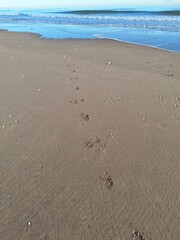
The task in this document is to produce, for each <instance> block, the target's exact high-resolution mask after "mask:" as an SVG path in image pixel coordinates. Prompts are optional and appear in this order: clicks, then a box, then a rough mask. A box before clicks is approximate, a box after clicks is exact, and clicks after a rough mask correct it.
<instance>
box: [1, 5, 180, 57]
mask: <svg viewBox="0 0 180 240" xmlns="http://www.w3.org/2000/svg"><path fill="white" fill-rule="evenodd" d="M0 29H6V30H9V31H18V32H32V33H37V34H40V35H41V36H42V37H43V38H55V39H65V38H83V39H84V38H90V39H92V38H110V39H117V40H120V41H126V42H132V43H137V44H143V45H148V46H153V47H157V48H162V49H166V50H172V51H177V52H180V11H157V12H154V11H151V12H147V11H134V10H133V11H129V10H128V11H122V10H105V11H102V10H98V11H97V10H96V11H89V10H88V11H80V10H79V11H62V10H61V11H59V10H58V9H53V10H52V9H50V10H47V9H46V10H0Z"/></svg>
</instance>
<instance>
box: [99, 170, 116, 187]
mask: <svg viewBox="0 0 180 240" xmlns="http://www.w3.org/2000/svg"><path fill="white" fill-rule="evenodd" d="M99 177H100V179H101V180H102V181H103V182H104V185H105V187H107V188H108V189H109V188H111V187H112V186H113V181H112V178H111V176H110V175H109V174H108V172H106V173H105V175H104V176H103V177H101V176H99Z"/></svg>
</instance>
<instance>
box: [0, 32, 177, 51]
mask: <svg viewBox="0 0 180 240" xmlns="http://www.w3.org/2000/svg"><path fill="white" fill-rule="evenodd" d="M1 31H2V32H3V31H5V32H10V33H23V34H30V35H31V34H32V35H35V36H37V37H38V38H39V39H45V40H50V41H53V40H54V41H64V40H75V41H76V40H80V41H83V40H84V41H90V40H113V41H116V42H120V43H124V44H132V45H137V46H142V47H148V48H152V49H158V50H162V51H166V52H172V53H178V54H179V53H180V51H175V50H170V49H164V48H159V47H156V46H151V45H146V44H143V43H135V42H130V41H127V42H126V41H122V40H118V39H116V38H65V39H60V38H45V37H43V36H42V35H41V34H38V33H33V32H16V31H9V30H6V29H0V32H1Z"/></svg>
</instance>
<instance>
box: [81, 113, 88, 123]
mask: <svg viewBox="0 0 180 240" xmlns="http://www.w3.org/2000/svg"><path fill="white" fill-rule="evenodd" d="M81 117H82V118H83V119H84V120H86V121H88V120H89V115H88V114H87V113H81Z"/></svg>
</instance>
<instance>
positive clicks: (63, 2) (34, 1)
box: [0, 0, 180, 8]
mask: <svg viewBox="0 0 180 240" xmlns="http://www.w3.org/2000/svg"><path fill="white" fill-rule="evenodd" d="M176 5H179V6H180V0H0V8H22V7H23V8H46V7H67V8H78V7H81V8H91V7H102V8H103V7H131V6H132V7H134V6H150V7H151V6H161V7H163V6H164V7H166V8H167V7H173V6H176Z"/></svg>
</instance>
